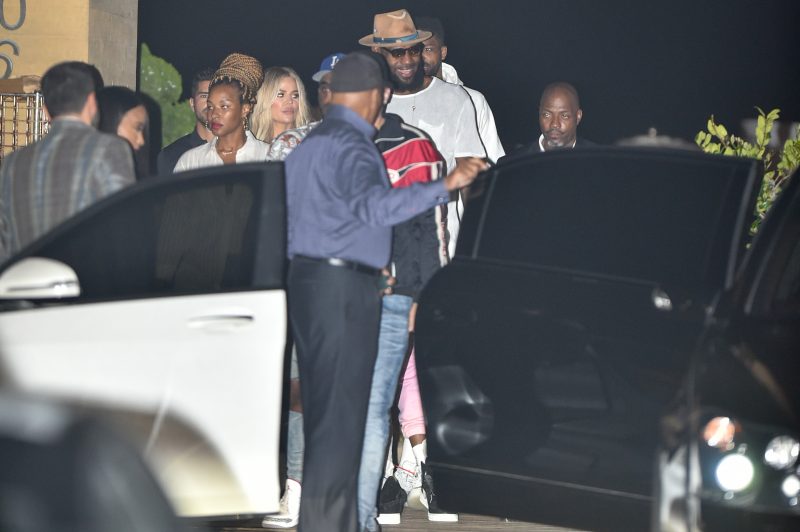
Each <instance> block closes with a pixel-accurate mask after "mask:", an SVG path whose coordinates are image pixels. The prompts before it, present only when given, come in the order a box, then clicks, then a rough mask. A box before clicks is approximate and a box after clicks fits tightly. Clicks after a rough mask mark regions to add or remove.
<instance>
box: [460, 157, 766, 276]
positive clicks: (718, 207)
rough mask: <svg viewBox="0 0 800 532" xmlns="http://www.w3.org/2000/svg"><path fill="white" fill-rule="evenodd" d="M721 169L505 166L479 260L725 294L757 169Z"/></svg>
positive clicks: (669, 161)
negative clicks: (750, 173)
mask: <svg viewBox="0 0 800 532" xmlns="http://www.w3.org/2000/svg"><path fill="white" fill-rule="evenodd" d="M719 159H721V158H710V157H702V156H698V155H694V154H687V155H685V156H681V155H676V156H667V155H661V156H653V155H652V154H651V155H648V156H644V155H643V156H637V155H631V154H629V153H628V154H624V153H623V154H620V153H619V152H616V151H614V150H611V151H610V153H607V154H603V153H597V151H595V152H593V154H589V153H587V152H582V153H581V154H578V153H577V152H576V153H575V154H574V155H572V156H550V155H542V156H538V157H533V158H532V159H529V160H528V161H524V162H522V163H518V164H514V165H508V166H507V167H503V166H500V167H498V169H497V176H496V180H495V182H494V183H493V189H492V190H491V193H490V197H489V199H488V207H486V209H487V210H486V212H485V213H484V220H483V223H482V229H481V234H480V237H479V243H478V247H477V253H476V256H477V257H479V258H482V259H489V260H498V261H503V262H509V263H518V264H530V265H537V266H545V267H553V268H563V269H568V270H576V271H584V272H592V273H598V274H603V275H611V276H618V277H625V278H635V279H643V280H653V281H658V282H663V283H672V284H676V285H681V286H686V287H695V286H705V285H712V287H713V288H718V287H720V286H722V284H723V283H724V282H725V279H726V278H727V276H728V275H732V271H733V265H732V264H731V263H730V261H734V260H735V257H736V256H737V255H738V253H739V250H741V249H742V248H743V247H744V243H743V233H744V231H743V230H742V229H741V227H740V225H737V223H739V222H738V221H739V219H740V218H743V217H747V216H748V215H749V212H751V211H750V206H749V205H750V204H749V203H748V202H749V201H750V200H749V197H746V196H747V190H748V186H749V185H748V182H749V181H748V179H750V178H749V177H748V173H747V171H746V170H747V168H749V166H748V165H747V163H744V164H742V163H740V162H734V163H733V164H730V163H727V162H725V161H720V160H719ZM729 159H730V158H729ZM486 204H487V203H486V202H485V203H484V205H486ZM459 244H460V243H459Z"/></svg>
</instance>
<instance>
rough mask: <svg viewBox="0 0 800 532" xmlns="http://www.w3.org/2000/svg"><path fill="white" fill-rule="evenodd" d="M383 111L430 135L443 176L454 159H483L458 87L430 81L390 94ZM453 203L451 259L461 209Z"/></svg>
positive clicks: (470, 108)
mask: <svg viewBox="0 0 800 532" xmlns="http://www.w3.org/2000/svg"><path fill="white" fill-rule="evenodd" d="M386 110H387V111H388V112H390V113H394V114H396V115H399V116H400V118H402V119H403V121H404V122H405V123H406V124H409V125H412V126H414V127H418V128H419V129H421V130H423V131H424V132H425V133H427V134H428V135H430V137H431V139H432V140H433V142H434V144H436V148H437V149H438V150H439V153H441V154H442V157H444V160H445V162H446V163H447V173H450V172H451V171H452V170H453V168H455V167H456V158H457V157H486V151H485V150H484V148H483V143H482V142H481V138H480V136H479V134H478V126H477V121H476V118H475V108H474V107H473V105H472V100H470V98H469V95H468V94H467V93H466V91H465V90H464V89H463V88H462V87H460V86H459V85H453V84H452V83H446V82H444V81H442V80H440V79H437V78H433V80H431V83H430V85H428V86H427V87H426V88H424V89H422V90H421V91H419V92H417V93H415V94H395V95H393V96H392V100H391V101H390V102H389V106H388V107H387V108H386ZM457 203H458V202H456V201H451V202H450V203H448V205H447V231H448V232H449V233H450V243H449V245H448V251H449V252H450V256H451V257H452V256H453V253H454V252H455V249H456V240H457V238H458V229H459V226H460V225H461V214H463V208H460V207H459V206H458V205H457Z"/></svg>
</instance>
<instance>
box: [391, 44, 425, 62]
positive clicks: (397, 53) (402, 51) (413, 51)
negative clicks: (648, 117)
mask: <svg viewBox="0 0 800 532" xmlns="http://www.w3.org/2000/svg"><path fill="white" fill-rule="evenodd" d="M423 48H424V47H423V45H422V43H418V44H415V45H414V46H412V47H411V48H392V49H391V50H386V49H384V51H385V52H389V53H390V54H392V57H394V58H395V59H400V58H401V57H403V56H404V55H406V54H408V55H409V56H410V57H417V56H418V55H419V54H421V53H422V49H423Z"/></svg>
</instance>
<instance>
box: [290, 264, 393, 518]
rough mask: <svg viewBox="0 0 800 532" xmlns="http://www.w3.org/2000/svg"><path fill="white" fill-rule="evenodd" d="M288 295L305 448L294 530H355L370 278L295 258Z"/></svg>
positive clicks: (371, 346)
mask: <svg viewBox="0 0 800 532" xmlns="http://www.w3.org/2000/svg"><path fill="white" fill-rule="evenodd" d="M288 290H289V291H288V297H289V316H290V319H291V324H292V330H293V333H294V340H295V344H296V345H297V361H298V365H299V367H300V390H301V395H302V399H303V429H304V431H305V444H306V447H305V457H304V460H303V495H302V502H301V504H300V523H299V525H298V531H302V532H357V531H358V511H357V501H358V499H357V493H356V490H357V485H358V469H359V465H360V462H361V448H362V443H363V441H364V425H365V422H366V416H367V405H368V403H369V392H370V386H371V382H372V371H373V368H374V366H375V357H376V356H377V352H378V329H379V324H380V308H381V307H380V301H381V299H380V289H379V287H378V278H377V277H375V276H372V275H368V274H364V273H360V272H356V271H353V270H348V269H345V268H341V267H337V266H331V265H328V264H323V263H319V262H314V261H310V260H306V259H303V258H301V257H298V258H295V259H294V260H292V262H291V264H290V266H289V282H288Z"/></svg>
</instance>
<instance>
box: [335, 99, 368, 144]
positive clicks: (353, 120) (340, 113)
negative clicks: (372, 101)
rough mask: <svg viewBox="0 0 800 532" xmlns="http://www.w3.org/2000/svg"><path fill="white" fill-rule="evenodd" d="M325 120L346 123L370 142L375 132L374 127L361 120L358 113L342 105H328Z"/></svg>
mask: <svg viewBox="0 0 800 532" xmlns="http://www.w3.org/2000/svg"><path fill="white" fill-rule="evenodd" d="M325 119H326V120H327V119H333V120H342V121H343V122H347V123H348V124H350V125H351V126H353V127H354V128H356V129H357V130H358V131H359V132H361V133H362V134H363V135H364V136H365V137H366V138H368V139H369V140H370V141H372V138H373V137H374V136H375V133H376V132H377V130H376V129H375V126H373V125H372V124H370V123H369V122H367V121H366V120H364V119H363V118H361V116H360V115H359V114H358V113H356V112H355V111H353V110H352V109H350V108H349V107H345V106H344V105H338V104H330V105H329V106H328V110H327V111H326V112H325Z"/></svg>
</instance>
